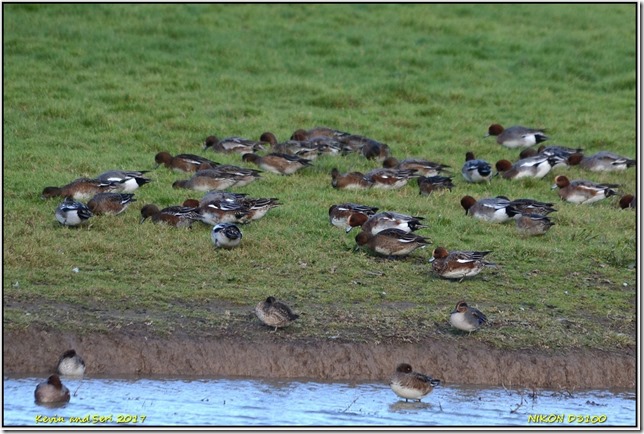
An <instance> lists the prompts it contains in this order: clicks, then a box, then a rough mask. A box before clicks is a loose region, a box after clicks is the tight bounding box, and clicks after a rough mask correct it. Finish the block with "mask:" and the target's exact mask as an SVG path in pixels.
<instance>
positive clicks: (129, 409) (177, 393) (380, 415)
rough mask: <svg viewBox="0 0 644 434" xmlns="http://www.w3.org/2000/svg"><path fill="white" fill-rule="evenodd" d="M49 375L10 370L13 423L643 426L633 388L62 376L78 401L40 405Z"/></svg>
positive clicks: (8, 407)
mask: <svg viewBox="0 0 644 434" xmlns="http://www.w3.org/2000/svg"><path fill="white" fill-rule="evenodd" d="M44 379H45V378H34V377H22V378H21V377H4V412H3V425H4V426H24V425H28V426H38V427H43V426H46V425H49V426H62V425H83V424H84V425H94V426H100V425H103V426H104V425H126V424H130V425H138V426H160V425H163V426H169V425H178V426H288V425H299V426H376V425H381V426H394V425H405V426H433V425H457V426H491V425H496V426H499V425H501V426H510V425H565V426H582V425H587V426H591V425H592V426H598V425H600V426H615V425H627V426H634V425H635V424H636V401H635V393H634V392H633V391H624V390H614V391H607V390H589V391H572V392H570V393H569V392H567V391H553V390H542V389H541V390H537V391H535V392H536V393H533V391H531V390H525V389H512V390H511V389H504V388H502V387H494V388H491V387H485V388H483V387H472V386H458V385H452V384H450V385H444V386H440V387H437V388H436V389H435V390H434V391H433V392H432V393H431V394H430V395H428V396H426V397H425V398H423V400H422V402H420V403H419V402H405V401H404V400H400V399H398V397H397V396H396V395H395V394H394V393H393V392H392V391H391V389H390V388H389V386H388V385H386V384H384V383H354V384H347V383H332V382H317V381H286V380H281V381H280V380H258V379H231V378H219V379H217V378H213V379H197V378H183V379H182V378H130V379H128V378H121V379H115V378H85V379H83V380H80V379H72V378H65V377H62V381H63V384H65V385H66V386H67V387H68V388H69V390H70V392H71V394H72V398H71V401H70V402H69V403H67V404H65V405H63V406H62V407H54V408H51V407H45V406H41V405H37V404H35V403H34V389H35V388H36V385H37V384H38V383H39V382H41V381H43V380H44ZM540 416H541V417H540ZM543 417H545V419H544V418H543ZM578 417H579V418H580V419H579V418H578ZM46 418H50V419H46ZM72 418H77V419H76V421H74V420H73V419H72ZM579 420H581V423H579ZM602 420H603V422H601V421H602ZM550 421H554V422H550ZM593 422H595V423H594V424H593Z"/></svg>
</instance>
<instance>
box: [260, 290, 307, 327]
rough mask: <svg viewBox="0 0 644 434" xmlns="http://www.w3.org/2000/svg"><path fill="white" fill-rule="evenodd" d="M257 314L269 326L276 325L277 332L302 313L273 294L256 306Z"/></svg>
mask: <svg viewBox="0 0 644 434" xmlns="http://www.w3.org/2000/svg"><path fill="white" fill-rule="evenodd" d="M255 315H257V318H259V320H260V321H261V322H263V323H264V324H265V325H267V326H269V327H275V330H273V332H276V331H277V329H278V328H280V327H286V326H288V325H289V324H291V323H292V322H293V321H295V320H296V319H298V318H299V317H300V315H298V314H296V313H293V311H292V310H291V308H290V307H289V306H288V305H286V304H285V303H284V302H282V301H279V300H277V299H276V298H275V297H273V296H272V295H271V296H269V297H267V298H266V300H264V301H260V302H259V303H257V306H255Z"/></svg>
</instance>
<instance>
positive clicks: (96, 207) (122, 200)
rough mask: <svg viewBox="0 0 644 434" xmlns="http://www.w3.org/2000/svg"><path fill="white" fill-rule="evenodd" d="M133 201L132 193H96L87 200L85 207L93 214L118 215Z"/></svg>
mask: <svg viewBox="0 0 644 434" xmlns="http://www.w3.org/2000/svg"><path fill="white" fill-rule="evenodd" d="M135 201H136V199H134V194H133V193H98V194H96V195H94V197H93V198H91V199H90V200H89V202H87V208H89V210H90V211H91V212H92V214H94V215H105V214H107V215H119V214H121V213H122V212H123V211H125V210H126V209H127V208H128V207H129V206H130V204H131V203H132V202H135Z"/></svg>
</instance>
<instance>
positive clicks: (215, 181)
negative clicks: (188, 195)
mask: <svg viewBox="0 0 644 434" xmlns="http://www.w3.org/2000/svg"><path fill="white" fill-rule="evenodd" d="M235 184H237V179H235V178H234V177H233V176H231V175H230V173H227V172H224V171H220V170H217V168H214V169H206V170H199V171H197V172H195V173H194V175H192V177H191V178H190V179H182V180H178V181H175V182H173V183H172V188H185V189H189V190H195V191H210V190H225V189H227V188H230V187H232V186H234V185H235Z"/></svg>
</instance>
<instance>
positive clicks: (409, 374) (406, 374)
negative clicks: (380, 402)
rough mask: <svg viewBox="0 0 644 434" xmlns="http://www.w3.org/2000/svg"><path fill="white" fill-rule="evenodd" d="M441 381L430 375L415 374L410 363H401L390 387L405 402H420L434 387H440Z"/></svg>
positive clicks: (390, 381)
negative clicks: (411, 400)
mask: <svg viewBox="0 0 644 434" xmlns="http://www.w3.org/2000/svg"><path fill="white" fill-rule="evenodd" d="M440 382H441V380H439V379H436V378H432V377H430V376H429V375H425V374H421V373H419V372H414V370H413V369H412V367H411V365H410V364H408V363H400V364H399V365H398V366H397V367H396V371H395V372H394V373H393V375H392V376H391V378H390V379H389V387H391V390H393V391H394V393H395V394H396V395H398V396H399V397H400V398H404V399H405V402H408V400H410V399H413V400H416V401H419V402H420V400H421V399H422V398H424V397H425V396H427V395H428V394H429V393H430V392H431V391H432V390H434V387H436V386H438V385H440Z"/></svg>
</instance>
